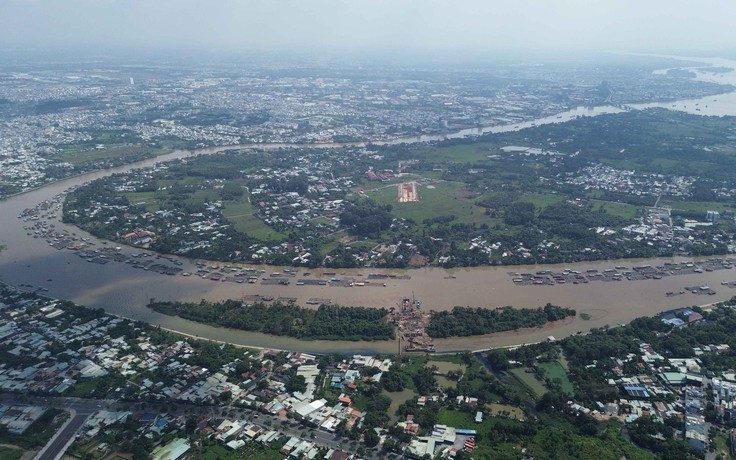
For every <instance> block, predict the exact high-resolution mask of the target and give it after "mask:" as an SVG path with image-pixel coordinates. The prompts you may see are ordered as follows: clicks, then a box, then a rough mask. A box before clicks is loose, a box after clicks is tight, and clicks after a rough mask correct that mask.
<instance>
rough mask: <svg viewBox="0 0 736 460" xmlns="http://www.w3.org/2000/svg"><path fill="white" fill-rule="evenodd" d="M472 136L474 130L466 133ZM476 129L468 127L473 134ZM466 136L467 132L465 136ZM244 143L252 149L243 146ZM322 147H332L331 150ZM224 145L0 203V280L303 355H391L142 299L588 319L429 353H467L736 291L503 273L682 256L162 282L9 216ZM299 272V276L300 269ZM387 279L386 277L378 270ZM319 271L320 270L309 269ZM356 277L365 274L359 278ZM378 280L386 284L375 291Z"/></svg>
mask: <svg viewBox="0 0 736 460" xmlns="http://www.w3.org/2000/svg"><path fill="white" fill-rule="evenodd" d="M617 111H619V110H618V109H616V108H613V107H603V108H597V109H594V110H590V109H575V110H573V111H570V112H567V113H565V114H561V115H557V116H554V117H549V118H547V119H540V120H537V121H536V122H530V123H524V124H517V125H513V126H506V127H495V128H492V129H491V128H481V129H480V131H482V132H493V131H497V132H500V131H505V130H512V129H522V128H524V127H527V126H531V125H532V123H534V124H541V123H545V122H547V123H557V122H563V121H567V120H570V119H573V118H575V117H577V116H581V115H582V116H585V115H598V114H602V113H613V112H617ZM470 131H473V130H470ZM477 131H479V130H475V133H477ZM468 134H473V132H469V133H466V134H465V135H468ZM427 140H431V139H425V138H422V139H404V140H403V141H404V142H417V141H427ZM251 147H252V146H251ZM258 147H259V148H281V147H289V146H284V145H261V146H258ZM324 147H335V145H334V144H329V145H324ZM227 148H237V147H224V148H211V149H202V150H197V151H194V152H189V151H177V152H173V153H171V154H169V155H165V156H162V157H158V158H156V159H151V160H146V161H142V162H138V163H135V164H133V165H127V166H123V167H119V168H114V169H110V170H105V171H100V172H95V173H91V174H87V175H84V176H79V177H75V178H70V179H67V180H63V181H59V182H56V183H53V184H49V185H47V186H45V187H42V188H40V189H37V190H34V191H30V192H27V193H24V194H21V195H17V196H14V197H11V198H9V199H7V200H4V201H0V244H2V245H4V246H5V249H4V250H3V251H2V252H0V281H3V282H5V283H9V284H13V285H20V284H24V285H32V286H33V287H34V288H39V287H43V288H44V289H48V292H47V293H46V294H47V295H49V296H52V297H56V298H63V299H69V300H72V301H74V302H77V303H79V304H82V305H87V306H90V307H100V308H103V309H105V310H106V311H108V312H110V313H113V314H117V315H121V316H124V317H128V318H131V319H135V320H143V321H147V322H149V323H151V324H154V325H160V326H161V327H164V328H168V329H172V330H176V331H179V332H182V333H184V334H190V335H193V336H198V337H202V338H207V339H212V340H221V341H227V342H230V343H234V344H240V345H249V346H258V347H273V348H278V349H290V350H302V351H311V352H328V351H332V350H336V351H337V350H339V351H342V352H395V351H396V349H397V344H396V343H395V342H334V341H329V342H328V341H299V340H296V339H292V338H286V337H274V336H269V335H265V334H258V333H252V332H244V331H237V330H230V329H225V328H215V327H210V326H206V325H202V324H198V323H194V322H191V321H187V320H183V319H180V318H175V317H169V316H165V315H162V314H158V313H156V312H153V311H151V310H149V309H147V308H146V307H145V305H146V304H147V303H148V301H149V300H150V299H151V298H155V299H158V300H185V301H199V300H200V299H203V298H204V299H208V300H223V299H228V298H241V297H243V296H246V295H255V294H258V295H267V296H273V297H282V296H283V297H294V298H297V299H298V302H299V304H300V305H305V304H306V300H307V299H309V298H328V299H331V300H332V302H334V303H338V304H342V305H363V306H376V307H391V306H395V305H396V304H397V302H399V300H400V299H401V298H403V297H408V296H412V295H414V296H416V298H418V299H421V301H422V306H423V308H425V309H432V310H445V309H451V308H452V307H453V306H456V305H462V306H480V307H497V306H503V305H512V306H518V307H538V306H542V305H544V304H545V303H547V302H551V303H553V304H556V305H561V306H569V307H573V308H575V309H577V310H578V312H584V313H588V314H589V315H590V316H589V319H587V320H583V319H581V318H580V316H578V317H576V318H575V319H574V320H571V321H566V322H561V323H559V324H555V325H552V327H548V328H544V329H533V330H524V331H518V332H515V333H506V334H495V335H489V336H479V337H470V338H454V339H443V340H437V341H435V345H436V348H437V350H438V351H450V350H460V349H469V350H477V349H483V348H489V347H499V346H509V345H516V344H521V343H529V342H536V341H540V340H545V339H546V337H548V336H550V335H554V336H555V337H558V338H560V337H565V336H568V335H572V334H575V333H577V332H579V331H587V330H589V329H590V328H592V327H601V326H604V325H615V324H620V323H626V322H628V321H630V320H631V319H633V318H636V317H638V316H643V315H653V314H656V313H658V312H660V311H662V310H665V309H669V308H673V307H679V306H690V305H698V304H705V303H710V302H715V301H720V300H726V299H730V298H731V297H732V296H734V295H736V289H732V288H729V287H727V286H723V285H721V282H722V281H736V270H717V271H712V272H703V273H693V274H689V275H681V276H669V277H664V278H663V279H660V280H641V281H620V282H591V283H588V284H565V285H553V286H517V285H515V284H514V282H513V281H512V277H511V276H509V272H512V273H513V272H529V273H534V272H536V271H539V270H546V269H551V270H553V271H562V270H563V269H564V268H568V269H571V270H578V271H581V272H583V273H584V272H585V271H587V270H589V269H597V270H600V271H602V270H603V269H606V268H613V267H614V266H621V265H623V266H627V267H631V266H632V265H636V264H651V265H658V264H662V263H665V262H677V261H682V260H685V259H676V260H673V259H656V260H651V259H649V260H646V261H636V260H621V261H601V262H595V263H579V264H567V265H565V266H559V265H558V266H511V267H479V268H465V269H454V270H445V269H439V268H424V269H418V270H410V271H403V272H395V273H397V274H400V275H407V274H408V275H409V279H399V278H388V279H386V280H381V282H376V283H371V284H373V285H370V286H369V285H366V286H361V287H359V286H355V287H335V286H320V285H296V283H293V282H292V283H291V284H290V285H288V286H283V285H261V284H247V283H246V284H237V283H232V282H217V281H212V280H209V279H203V278H200V277H197V276H191V277H184V276H166V275H160V274H156V273H151V272H148V271H143V270H140V269H135V268H133V267H131V266H130V265H127V264H124V263H108V264H106V265H98V264H94V263H89V262H87V261H85V260H84V259H82V258H80V257H77V256H76V255H75V254H74V253H73V252H72V251H69V250H57V249H55V248H53V247H50V246H49V245H48V243H47V242H46V241H45V240H44V239H42V238H38V239H34V238H32V237H30V236H28V235H27V234H26V233H27V231H26V230H25V229H24V228H23V227H24V226H25V225H28V223H26V222H24V221H23V219H19V218H17V215H19V214H20V213H21V212H23V210H24V209H26V208H32V207H34V206H36V205H37V204H38V203H40V202H42V201H44V200H50V199H52V198H53V197H54V196H57V195H59V194H61V193H63V192H64V191H65V190H67V189H68V188H69V187H72V186H76V185H80V184H82V183H85V182H87V181H90V180H93V179H96V178H99V177H103V176H107V175H109V174H111V173H114V172H122V171H127V170H129V169H133V168H141V167H147V166H151V165H153V164H155V163H158V162H161V161H166V160H170V159H175V158H182V157H186V156H191V155H195V154H211V153H215V152H217V151H221V150H225V149H227ZM54 224H55V225H56V228H57V230H59V231H63V230H67V231H69V232H70V233H71V232H74V233H76V234H77V236H79V237H85V238H90V241H92V242H95V243H96V245H97V246H96V247H103V242H101V241H99V240H97V239H95V238H94V237H91V236H90V235H88V234H86V233H85V232H83V231H81V230H80V229H78V228H76V227H72V226H67V225H64V224H62V223H60V222H56V221H55V222H54ZM123 252H126V253H132V252H142V251H139V250H137V249H136V250H134V249H132V248H126V249H124V250H123ZM180 260H181V262H182V264H183V265H182V267H181V268H182V269H183V270H184V271H185V272H187V271H188V272H194V271H196V267H195V265H194V262H193V261H191V260H187V259H180ZM258 268H259V269H265V270H266V272H277V271H280V270H281V268H279V267H258ZM301 271H302V272H303V270H301ZM331 271H336V272H337V274H338V275H337V276H342V277H349V276H354V277H356V278H360V276H359V274H360V275H367V274H368V273H369V272H370V271H371V270H370V269H357V270H331ZM384 272H386V273H390V271H384ZM312 273H313V274H319V273H320V271H319V270H316V271H315V270H312ZM363 277H364V276H363ZM384 282H385V286H384V285H383V284H384ZM702 285H709V286H711V287H712V288H713V289H714V290H715V291H716V293H715V295H711V296H698V295H695V294H691V293H689V292H686V293H685V294H683V295H679V296H669V297H668V296H667V295H666V293H667V292H679V291H680V290H683V289H684V288H685V286H702Z"/></svg>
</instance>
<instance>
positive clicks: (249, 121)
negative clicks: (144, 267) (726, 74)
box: [0, 62, 723, 193]
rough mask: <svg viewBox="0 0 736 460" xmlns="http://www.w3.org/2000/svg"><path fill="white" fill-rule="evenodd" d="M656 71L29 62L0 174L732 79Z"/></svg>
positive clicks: (23, 180)
mask: <svg viewBox="0 0 736 460" xmlns="http://www.w3.org/2000/svg"><path fill="white" fill-rule="evenodd" d="M651 70H652V69H650V68H649V67H647V66H634V67H629V66H626V67H625V68H623V69H622V68H617V67H615V66H609V65H600V64H595V65H593V64H592V63H581V65H579V66H577V65H576V66H569V67H568V66H557V65H554V66H549V67H547V66H545V67H544V68H542V67H538V66H532V65H511V64H509V65H501V66H498V67H497V68H484V69H476V68H473V69H471V70H468V71H462V70H455V69H453V70H452V71H444V70H437V69H431V68H419V69H411V70H405V69H402V68H391V67H387V68H381V69H369V68H366V67H363V66H359V67H358V66H356V67H351V66H347V67H345V68H339V69H321V71H318V72H314V71H313V69H306V68H300V67H299V66H295V67H294V68H292V69H284V68H282V67H280V66H277V67H273V66H272V65H270V64H267V63H257V62H249V63H248V64H239V65H238V66H237V70H233V69H231V68H230V67H229V66H228V68H227V70H223V69H222V68H219V67H218V66H213V67H209V68H208V67H206V66H205V67H204V68H203V67H201V66H198V67H197V68H191V67H176V68H171V67H168V66H166V67H160V66H158V65H157V64H149V65H147V66H145V69H138V68H136V70H135V71H131V70H130V69H129V68H127V67H122V68H120V67H116V66H110V65H103V66H102V67H99V66H94V68H90V67H87V66H86V65H85V64H79V65H69V66H67V67H63V66H62V67H60V68H59V69H58V70H55V71H50V70H39V69H36V68H34V69H17V70H16V71H6V72H4V73H2V74H0V81H2V85H0V86H2V87H1V88H0V99H2V100H3V101H5V103H4V104H3V107H2V108H0V119H1V120H2V121H3V122H4V123H3V124H2V127H0V174H2V175H0V181H7V182H8V183H9V184H10V186H8V187H7V188H6V189H4V192H10V193H12V192H15V191H19V190H23V189H27V188H29V187H33V186H36V185H39V184H41V183H44V182H48V181H49V180H52V179H53V178H59V177H65V176H68V175H72V174H75V173H78V172H80V171H85V170H88V169H90V168H94V167H101V166H104V165H107V166H109V165H112V164H117V163H119V161H120V158H106V159H99V160H90V161H88V162H87V163H88V164H80V163H78V162H74V161H72V162H70V161H68V158H69V157H68V156H66V155H67V153H69V152H72V153H79V152H82V153H83V152H90V151H95V150H96V149H105V148H108V147H121V146H123V147H141V146H143V147H145V148H151V149H156V148H159V147H162V146H164V147H165V146H168V145H172V141H173V143H174V144H175V145H176V146H187V147H204V146H213V145H237V144H254V143H255V144H258V143H264V144H267V143H325V142H326V143H331V142H342V141H352V140H360V141H376V140H386V139H391V138H395V137H400V136H412V135H417V134H427V133H432V134H437V133H443V132H447V131H453V130H459V129H463V128H469V127H477V126H489V125H498V124H505V123H514V122H519V121H528V120H532V119H535V118H538V117H539V116H549V115H553V114H556V113H560V112H563V111H565V110H568V109H571V108H574V107H578V106H583V105H593V104H601V103H608V104H610V103H617V104H626V103H632V102H652V101H665V100H673V99H677V98H685V97H688V98H692V97H700V96H705V95H709V94H717V93H720V92H722V91H723V89H722V86H721V85H716V84H711V83H706V82H701V81H695V80H691V79H685V78H673V77H672V76H668V75H667V74H653V73H652V72H651ZM458 73H459V75H458ZM459 76H460V77H461V78H459ZM123 161H125V160H123Z"/></svg>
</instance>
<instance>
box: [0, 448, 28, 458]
mask: <svg viewBox="0 0 736 460" xmlns="http://www.w3.org/2000/svg"><path fill="white" fill-rule="evenodd" d="M22 456H23V450H22V449H20V448H17V449H14V448H12V447H6V446H0V458H2V459H3V460H18V459H19V458H21V457H22Z"/></svg>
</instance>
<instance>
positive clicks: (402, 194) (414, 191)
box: [396, 181, 419, 203]
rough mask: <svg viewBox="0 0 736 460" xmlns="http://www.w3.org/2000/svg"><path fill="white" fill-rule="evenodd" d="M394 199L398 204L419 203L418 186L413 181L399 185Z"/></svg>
mask: <svg viewBox="0 0 736 460" xmlns="http://www.w3.org/2000/svg"><path fill="white" fill-rule="evenodd" d="M396 199H397V200H398V201H399V203H410V202H412V201H419V186H418V185H417V183H416V182H414V181H412V182H404V183H401V184H399V186H398V194H397V197H396Z"/></svg>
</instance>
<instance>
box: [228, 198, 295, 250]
mask: <svg viewBox="0 0 736 460" xmlns="http://www.w3.org/2000/svg"><path fill="white" fill-rule="evenodd" d="M255 212H256V210H255V207H254V206H253V205H252V204H251V203H249V202H248V196H247V194H243V196H241V197H240V198H238V199H236V200H233V201H226V202H224V203H223V206H222V216H223V217H225V218H226V219H228V220H229V221H230V222H232V223H233V226H234V227H235V230H237V231H239V232H244V233H246V234H248V235H250V236H252V237H253V238H258V239H259V240H264V241H267V240H271V239H281V238H283V237H284V234H283V233H280V232H277V231H276V230H274V229H272V228H271V227H269V226H268V225H266V224H265V223H263V221H262V220H261V219H259V218H258V217H256V216H255Z"/></svg>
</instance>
